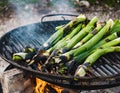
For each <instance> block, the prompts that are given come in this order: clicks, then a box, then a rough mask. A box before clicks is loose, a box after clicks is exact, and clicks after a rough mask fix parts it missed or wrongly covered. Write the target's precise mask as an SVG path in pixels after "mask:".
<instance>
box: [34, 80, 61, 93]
mask: <svg viewBox="0 0 120 93" xmlns="http://www.w3.org/2000/svg"><path fill="white" fill-rule="evenodd" d="M51 89H52V90H53V91H56V93H61V92H62V90H63V88H62V87H59V86H56V85H53V84H50V83H48V82H46V81H43V80H41V79H39V78H36V87H35V93H49V91H51Z"/></svg>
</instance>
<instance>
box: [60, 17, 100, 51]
mask: <svg viewBox="0 0 120 93" xmlns="http://www.w3.org/2000/svg"><path fill="white" fill-rule="evenodd" d="M97 21H98V18H97V17H96V16H95V17H94V18H92V19H91V20H90V22H89V23H88V24H87V25H86V27H84V28H83V29H82V30H81V31H80V32H79V33H78V34H77V35H75V36H74V37H73V38H72V39H70V40H69V41H68V43H67V45H66V46H65V47H64V48H63V49H61V52H62V53H63V52H66V51H69V50H70V49H72V48H73V47H74V46H75V45H76V44H77V43H78V42H79V41H80V40H81V39H83V38H84V37H85V36H86V35H87V34H88V33H89V32H91V31H92V30H93V29H94V27H95V26H94V25H95V24H96V22H97Z"/></svg>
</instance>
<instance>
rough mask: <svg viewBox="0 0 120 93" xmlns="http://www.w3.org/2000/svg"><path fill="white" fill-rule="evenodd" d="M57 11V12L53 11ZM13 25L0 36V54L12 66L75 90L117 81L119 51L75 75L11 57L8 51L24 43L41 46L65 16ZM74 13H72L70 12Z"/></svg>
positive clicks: (21, 49) (14, 49) (93, 87)
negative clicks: (55, 72) (42, 68)
mask: <svg viewBox="0 0 120 93" xmlns="http://www.w3.org/2000/svg"><path fill="white" fill-rule="evenodd" d="M56 15H60V14H56ZM56 15H55V14H54V15H46V16H44V17H43V18H42V19H41V20H42V22H40V23H34V24H30V25H26V26H22V27H19V28H16V29H14V30H12V31H9V32H8V33H6V34H5V35H4V36H2V38H1V39H0V55H1V57H2V58H3V59H4V60H6V61H7V62H9V63H11V64H12V65H13V66H15V67H17V68H20V69H22V70H24V71H27V72H29V73H31V74H33V75H34V76H35V77H38V78H40V79H43V80H45V81H47V82H49V83H52V84H56V85H59V86H62V87H66V88H70V89H78V90H95V89H104V88H111V87H115V86H119V85H120V53H109V54H106V55H104V56H102V57H101V58H100V59H99V60H97V61H98V62H96V63H95V64H94V65H93V66H92V68H91V70H90V71H89V73H88V75H87V76H85V77H81V78H77V77H73V76H62V75H53V74H50V73H47V72H42V71H38V70H36V69H32V68H31V67H29V66H28V65H27V64H26V63H25V62H19V63H16V62H14V61H12V55H13V53H16V52H21V51H23V49H24V48H25V47H26V46H30V47H34V48H39V49H40V48H41V45H42V44H43V43H44V42H45V41H46V40H47V39H48V38H49V37H50V36H51V35H52V34H53V33H54V32H55V29H54V28H55V27H56V26H58V25H63V24H66V23H68V22H69V20H65V17H64V20H56V21H45V22H43V19H44V18H45V17H48V16H56ZM62 16H66V15H65V14H62ZM71 16H75V15H71Z"/></svg>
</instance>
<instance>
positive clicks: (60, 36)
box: [13, 15, 120, 77]
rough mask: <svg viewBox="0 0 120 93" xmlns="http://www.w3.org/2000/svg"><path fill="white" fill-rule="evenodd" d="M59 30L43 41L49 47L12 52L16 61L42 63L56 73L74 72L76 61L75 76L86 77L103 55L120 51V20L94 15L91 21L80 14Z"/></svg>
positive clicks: (44, 45)
mask: <svg viewBox="0 0 120 93" xmlns="http://www.w3.org/2000/svg"><path fill="white" fill-rule="evenodd" d="M55 29H56V30H57V31H56V32H55V33H54V34H53V35H52V36H51V37H50V38H49V39H48V40H47V41H46V42H45V43H44V44H43V47H44V48H45V49H46V50H40V51H39V52H38V53H37V54H36V52H35V50H34V48H26V49H25V52H22V53H15V54H13V60H14V61H21V60H24V61H26V62H27V63H28V65H32V64H34V63H40V65H41V68H42V69H41V70H45V71H48V72H54V73H57V74H62V75H63V74H66V75H67V74H71V70H72V69H73V68H74V65H75V64H78V63H79V65H78V66H77V67H76V69H75V71H73V72H75V73H74V76H79V77H81V76H85V75H86V73H87V71H88V70H89V67H91V66H92V65H94V63H95V62H97V60H98V59H99V57H100V56H102V55H105V54H107V53H110V52H120V46H119V45H120V37H119V36H118V35H119V34H120V20H115V21H113V20H112V19H109V20H108V21H106V22H104V23H103V22H99V20H98V18H97V17H96V16H95V17H93V18H92V19H91V20H88V19H87V18H86V16H85V15H79V16H78V17H75V18H74V19H73V20H71V21H70V22H68V23H67V24H65V25H61V26H58V27H56V28H55Z"/></svg>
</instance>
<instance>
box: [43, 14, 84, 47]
mask: <svg viewBox="0 0 120 93" xmlns="http://www.w3.org/2000/svg"><path fill="white" fill-rule="evenodd" d="M85 20H86V17H85V16H84V15H79V16H78V17H76V18H74V20H71V21H70V22H69V23H67V24H66V25H65V26H64V27H63V28H61V29H59V31H57V32H55V33H54V34H53V35H52V36H51V37H50V38H49V39H48V40H47V41H46V42H45V43H44V44H43V47H44V48H45V49H48V48H50V47H51V46H53V45H55V44H56V43H57V42H58V41H59V40H60V39H61V38H63V36H64V35H65V34H66V33H68V29H69V28H72V27H73V26H74V25H76V24H78V23H80V22H83V21H85Z"/></svg>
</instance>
